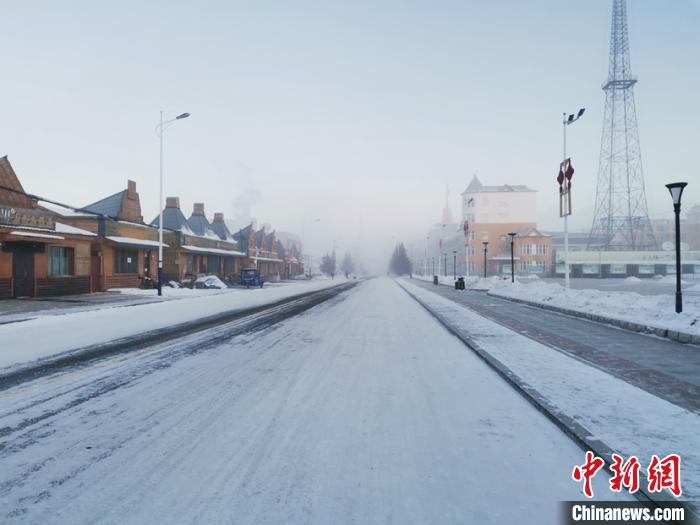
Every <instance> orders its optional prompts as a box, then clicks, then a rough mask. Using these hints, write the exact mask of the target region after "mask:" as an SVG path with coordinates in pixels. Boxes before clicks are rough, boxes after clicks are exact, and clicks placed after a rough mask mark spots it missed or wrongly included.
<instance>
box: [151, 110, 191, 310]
mask: <svg viewBox="0 0 700 525" xmlns="http://www.w3.org/2000/svg"><path fill="white" fill-rule="evenodd" d="M189 116H190V114H189V113H180V114H179V115H178V116H177V117H175V118H174V119H170V120H166V121H163V111H161V112H160V123H159V124H158V125H157V126H156V135H158V138H159V139H160V200H159V201H158V209H159V210H160V212H159V215H158V295H159V296H160V295H163V132H164V131H165V129H166V128H167V126H168V125H169V124H172V123H173V122H175V121H176V120H182V119H185V118H187V117H189Z"/></svg>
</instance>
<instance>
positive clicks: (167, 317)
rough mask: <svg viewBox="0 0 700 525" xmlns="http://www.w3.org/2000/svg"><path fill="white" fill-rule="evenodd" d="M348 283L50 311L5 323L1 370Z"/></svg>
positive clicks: (301, 284)
mask: <svg viewBox="0 0 700 525" xmlns="http://www.w3.org/2000/svg"><path fill="white" fill-rule="evenodd" d="M343 282H346V281H345V280H344V279H342V280H335V281H329V280H323V281H321V280H318V281H307V282H298V283H295V284H290V285H288V286H275V287H270V288H263V289H254V290H197V292H202V294H201V295H194V296H191V297H188V298H183V299H181V300H172V301H162V302H155V303H148V304H139V305H134V306H128V307H122V308H118V307H115V308H103V309H97V310H88V311H81V312H75V313H67V314H65V315H46V316H40V317H37V318H35V319H30V320H28V321H24V322H21V323H8V324H3V325H0V341H1V342H2V343H1V345H0V370H1V369H3V368H7V367H11V366H15V365H18V364H20V363H25V362H28V361H33V360H36V359H40V358H45V357H48V356H51V355H55V354H59V353H61V352H65V351H68V350H74V349H77V348H81V347H85V346H89V345H95V344H99V343H106V342H108V341H113V340H115V339H120V338H123V337H129V336H133V335H137V334H139V333H142V332H147V331H150V330H157V329H159V328H166V327H169V326H172V325H175V324H179V323H184V322H187V321H194V320H197V319H201V318H203V317H208V316H211V315H215V314H218V313H221V312H226V311H235V310H242V309H246V308H253V307H256V306H263V305H265V304H270V303H274V302H277V301H280V300H282V299H286V298H289V297H293V296H295V295H299V294H302V293H305V292H311V291H315V290H321V289H324V288H330V287H332V286H334V285H337V284H340V283H343ZM166 290H167V293H173V294H174V293H180V292H183V293H184V292H185V289H165V288H164V289H163V291H164V292H166ZM141 291H142V292H143V291H144V290H141ZM189 291H190V292H191V291H192V290H189ZM149 292H150V293H151V294H154V293H155V292H154V291H153V290H150V291H149ZM117 306H118V305H117ZM0 373H1V372H0Z"/></svg>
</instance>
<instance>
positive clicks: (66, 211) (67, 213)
mask: <svg viewBox="0 0 700 525" xmlns="http://www.w3.org/2000/svg"><path fill="white" fill-rule="evenodd" d="M38 204H39V206H41V207H42V208H44V209H46V210H48V211H50V212H52V213H55V214H56V215H60V216H61V217H95V216H96V215H95V214H94V213H86V212H82V211H76V210H74V209H73V208H67V207H65V206H61V205H59V204H54V203H52V202H46V201H39V202H38Z"/></svg>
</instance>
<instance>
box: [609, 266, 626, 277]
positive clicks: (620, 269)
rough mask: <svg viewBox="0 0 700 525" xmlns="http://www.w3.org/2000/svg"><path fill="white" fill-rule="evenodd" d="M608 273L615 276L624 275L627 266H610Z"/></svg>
mask: <svg viewBox="0 0 700 525" xmlns="http://www.w3.org/2000/svg"><path fill="white" fill-rule="evenodd" d="M610 273H611V274H615V275H624V274H626V273H627V265H626V264H611V265H610Z"/></svg>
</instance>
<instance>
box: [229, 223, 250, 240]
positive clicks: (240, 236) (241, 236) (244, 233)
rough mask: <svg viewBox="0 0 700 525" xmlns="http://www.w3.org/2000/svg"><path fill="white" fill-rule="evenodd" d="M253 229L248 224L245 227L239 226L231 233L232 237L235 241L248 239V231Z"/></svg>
mask: <svg viewBox="0 0 700 525" xmlns="http://www.w3.org/2000/svg"><path fill="white" fill-rule="evenodd" d="M252 230H253V225H252V224H249V225H248V226H246V227H245V228H241V229H240V230H238V231H237V232H236V233H234V234H233V238H234V239H235V240H237V241H240V240H246V241H247V240H248V239H249V238H250V232H251V231H252Z"/></svg>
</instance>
